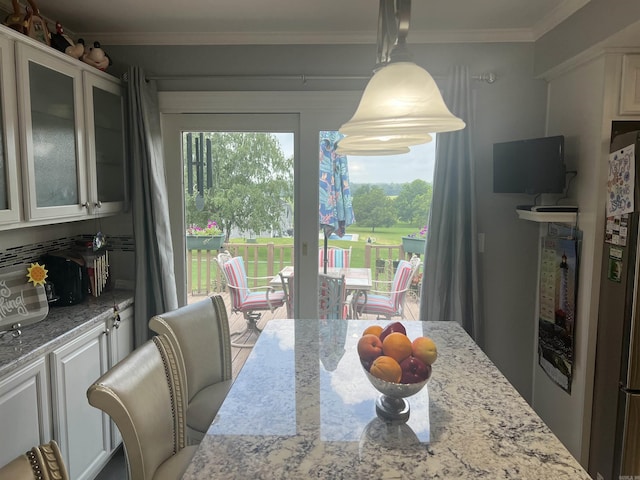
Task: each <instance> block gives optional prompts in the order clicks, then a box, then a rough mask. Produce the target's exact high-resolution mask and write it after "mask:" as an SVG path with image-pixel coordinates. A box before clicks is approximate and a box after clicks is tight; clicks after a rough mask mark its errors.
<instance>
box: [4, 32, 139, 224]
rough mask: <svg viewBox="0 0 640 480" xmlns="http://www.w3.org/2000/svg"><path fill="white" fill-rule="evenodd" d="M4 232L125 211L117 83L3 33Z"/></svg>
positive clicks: (29, 41) (121, 110)
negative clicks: (11, 229)
mask: <svg viewBox="0 0 640 480" xmlns="http://www.w3.org/2000/svg"><path fill="white" fill-rule="evenodd" d="M0 66H1V67H2V70H1V71H0V87H2V88H1V90H0V120H1V121H0V230H2V229H8V228H19V227H24V226H27V225H42V224H49V223H60V222H69V221H74V220H84V219H87V218H91V217H93V216H98V215H110V214H116V213H120V212H122V211H124V210H125V208H126V207H127V201H128V195H127V189H126V185H127V181H126V151H125V128H124V125H125V118H124V111H125V109H124V107H125V106H124V92H123V88H122V83H121V82H120V81H119V80H118V79H117V78H115V77H112V76H110V75H108V74H106V73H104V72H101V71H99V70H97V69H95V68H94V67H92V66H90V65H87V64H86V63H82V62H80V61H79V60H76V59H75V58H72V57H70V56H68V55H65V54H63V53H61V52H58V51H57V50H55V49H52V48H49V47H47V46H46V45H43V44H41V43H39V42H36V41H34V40H32V39H30V38H28V37H25V36H24V35H20V34H18V33H16V32H14V31H13V30H11V29H8V28H6V27H4V26H1V25H0Z"/></svg>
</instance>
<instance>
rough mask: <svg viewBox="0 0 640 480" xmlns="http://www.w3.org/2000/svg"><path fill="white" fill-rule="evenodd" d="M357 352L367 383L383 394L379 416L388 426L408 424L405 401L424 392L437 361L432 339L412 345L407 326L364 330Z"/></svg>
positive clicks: (380, 399) (407, 403)
mask: <svg viewBox="0 0 640 480" xmlns="http://www.w3.org/2000/svg"><path fill="white" fill-rule="evenodd" d="M374 327H375V328H374ZM357 348H358V355H359V357H360V364H361V365H362V368H363V369H364V371H365V375H366V376H367V379H368V380H369V382H371V385H373V387H374V388H375V389H376V390H378V391H379V392H380V394H381V395H380V396H379V397H378V398H377V400H376V414H377V415H378V417H379V418H380V419H382V420H384V421H386V422H391V423H405V422H406V421H407V420H408V419H409V413H410V406H409V402H408V401H407V400H406V398H407V397H410V396H412V395H415V394H416V393H418V392H419V391H420V390H422V389H423V388H424V386H425V385H426V384H427V383H428V382H429V379H430V378H431V371H432V368H431V364H432V363H433V362H435V360H436V358H437V349H436V345H435V343H434V342H433V340H431V339H430V338H429V337H417V338H416V339H415V340H414V341H413V342H412V341H411V340H410V339H409V338H408V337H407V335H406V330H405V328H404V326H403V325H402V324H401V323H400V322H393V323H390V324H389V325H387V326H386V327H385V328H383V329H382V328H380V327H378V326H372V327H368V328H367V329H365V331H364V332H363V335H362V337H360V339H359V340H358V346H357Z"/></svg>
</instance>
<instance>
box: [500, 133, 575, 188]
mask: <svg viewBox="0 0 640 480" xmlns="http://www.w3.org/2000/svg"><path fill="white" fill-rule="evenodd" d="M565 175H566V172H565V165H564V136H562V135H558V136H555V137H542V138H531V139H527V140H517V141H513V142H504V143H494V144H493V192H494V193H526V194H530V195H537V194H539V193H562V192H563V191H564V187H565Z"/></svg>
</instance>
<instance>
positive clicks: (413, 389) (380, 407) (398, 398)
mask: <svg viewBox="0 0 640 480" xmlns="http://www.w3.org/2000/svg"><path fill="white" fill-rule="evenodd" d="M363 368H364V366H363ZM364 372H365V374H366V376H367V378H368V379H369V381H370V382H371V385H373V387H374V388H375V389H376V390H378V391H379V392H380V394H381V395H380V396H379V397H378V398H377V399H376V414H377V415H378V417H380V418H381V419H383V420H385V421H388V422H393V423H395V422H401V423H405V422H406V421H407V420H409V412H410V406H409V402H408V401H407V400H405V399H406V398H407V397H410V396H412V395H415V394H416V393H418V392H419V391H420V390H422V389H423V388H424V386H425V385H426V384H427V383H429V379H428V378H427V379H426V380H424V381H422V382H419V383H393V382H387V381H385V380H381V379H379V378H378V377H375V376H373V375H371V373H369V372H368V371H367V369H366V368H364Z"/></svg>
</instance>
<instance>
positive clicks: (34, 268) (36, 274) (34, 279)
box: [27, 263, 48, 287]
mask: <svg viewBox="0 0 640 480" xmlns="http://www.w3.org/2000/svg"><path fill="white" fill-rule="evenodd" d="M47 273H48V270H47V269H46V268H44V265H40V264H39V263H32V264H31V266H30V267H28V268H27V278H28V279H29V282H30V283H33V286H34V287H37V286H38V285H44V284H45V280H46V279H47Z"/></svg>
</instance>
